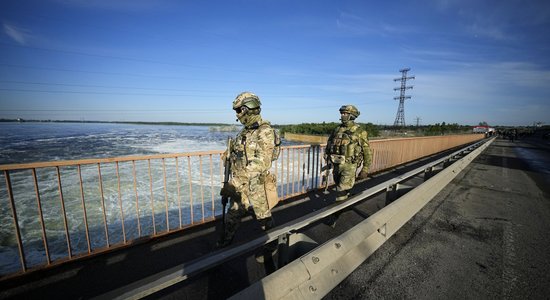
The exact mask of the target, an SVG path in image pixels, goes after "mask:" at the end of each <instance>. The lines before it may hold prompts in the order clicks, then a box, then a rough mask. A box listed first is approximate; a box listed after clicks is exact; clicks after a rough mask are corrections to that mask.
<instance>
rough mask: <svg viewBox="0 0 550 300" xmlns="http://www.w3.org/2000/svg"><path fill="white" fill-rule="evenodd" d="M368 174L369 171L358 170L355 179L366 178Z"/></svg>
mask: <svg viewBox="0 0 550 300" xmlns="http://www.w3.org/2000/svg"><path fill="white" fill-rule="evenodd" d="M368 176H369V171H367V170H361V172H359V176H357V179H367V177H368Z"/></svg>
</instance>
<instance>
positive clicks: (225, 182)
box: [222, 138, 232, 234]
mask: <svg viewBox="0 0 550 300" xmlns="http://www.w3.org/2000/svg"><path fill="white" fill-rule="evenodd" d="M231 141H232V140H231V138H227V151H226V155H225V161H224V173H223V174H224V175H223V187H224V188H227V185H228V184H229V174H230V173H231V159H230V156H231ZM228 201H229V197H228V196H222V234H224V233H225V207H226V206H227V202H228Z"/></svg>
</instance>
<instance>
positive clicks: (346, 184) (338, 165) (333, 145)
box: [325, 105, 371, 201]
mask: <svg viewBox="0 0 550 300" xmlns="http://www.w3.org/2000/svg"><path fill="white" fill-rule="evenodd" d="M340 113H342V124H341V125H340V126H338V127H337V128H336V129H335V130H334V132H333V133H332V134H331V135H330V137H329V139H328V142H327V147H326V149H325V159H326V160H330V162H331V163H332V165H333V173H332V174H333V177H334V182H335V183H336V201H342V200H346V199H347V198H348V196H349V191H350V190H351V188H352V187H353V185H354V184H355V177H356V174H357V173H356V172H357V167H358V166H361V164H362V165H363V166H362V169H361V172H360V174H359V178H367V175H368V170H369V166H370V164H371V151H370V148H369V141H368V134H367V132H366V131H365V130H363V129H362V128H361V127H360V126H359V125H357V124H355V123H354V121H353V120H354V119H355V118H356V117H357V116H359V111H358V110H357V108H355V106H353V105H344V106H342V107H341V108H340ZM346 114H347V115H348V116H349V118H347V117H344V116H345V115H346Z"/></svg>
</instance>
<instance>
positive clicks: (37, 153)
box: [0, 123, 236, 274]
mask: <svg viewBox="0 0 550 300" xmlns="http://www.w3.org/2000/svg"><path fill="white" fill-rule="evenodd" d="M235 134H236V133H235V132H220V131H212V130H210V128H209V127H208V126H165V125H132V124H111V123H0V164H14V163H30V162H41V161H54V160H74V159H85V158H106V157H120V156H128V155H150V154H164V153H181V152H195V151H208V150H223V149H225V147H226V141H227V138H228V137H229V136H231V137H233V136H235ZM216 163H217V165H216V166H215V168H216V169H215V170H217V169H219V160H217V161H216ZM182 165H183V164H182ZM94 167H95V169H94ZM138 167H140V166H138ZM170 167H172V168H174V163H173V162H168V163H167V168H170ZM184 167H185V166H181V167H180V168H184ZM140 169H141V170H147V166H146V165H145V166H141V167H140ZM191 169H192V170H183V169H182V170H181V172H182V173H183V171H185V173H187V171H189V174H191V172H193V173H197V172H198V171H199V164H198V163H194V164H193V165H192V168H191ZM157 170H162V168H161V167H158V166H157ZM25 172H27V174H25ZM101 172H102V175H103V179H102V181H103V186H104V189H105V205H106V207H105V208H102V206H101V205H100V203H101V200H100V199H99V198H98V197H99V196H98V195H99V194H100V193H99V192H98V189H97V186H98V185H97V179H95V181H94V178H95V177H97V166H90V167H84V166H83V168H82V176H83V178H84V179H83V181H84V186H85V190H84V194H85V199H86V210H87V211H88V216H87V218H86V217H83V216H82V213H81V211H82V209H81V200H80V199H81V197H80V188H79V183H78V176H75V174H77V173H76V168H73V169H70V168H69V169H68V170H62V171H61V173H62V174H61V175H62V177H64V178H68V179H64V180H63V183H62V184H63V194H64V198H65V205H66V210H67V211H76V212H80V213H73V214H69V213H68V223H69V224H68V226H69V231H70V232H71V233H72V234H71V236H70V239H71V248H73V249H72V251H74V252H75V253H78V252H85V251H86V250H87V249H86V248H87V246H86V244H87V237H86V236H85V235H84V234H83V232H84V230H83V228H84V224H83V223H84V222H86V221H83V220H86V219H87V221H88V222H89V223H90V224H88V225H89V226H90V237H91V243H92V248H98V247H102V246H105V244H106V241H105V237H104V236H105V234H104V233H102V231H103V229H102V227H104V226H102V225H101V224H105V223H107V224H108V226H107V227H108V230H109V234H110V236H111V238H110V241H109V243H110V244H113V243H120V242H121V239H122V234H121V232H120V231H121V230H123V229H122V227H123V226H122V224H121V221H120V219H121V213H120V211H121V210H122V211H123V213H124V214H126V215H125V220H124V225H125V230H126V233H125V235H126V237H127V238H128V239H131V238H136V237H139V236H143V235H147V234H151V233H152V232H150V230H151V229H150V228H152V227H155V226H157V227H156V228H158V230H166V226H167V225H164V224H166V223H167V221H166V219H167V218H168V219H169V222H170V223H171V225H170V226H171V228H174V227H176V226H177V223H178V221H177V218H178V204H177V201H176V200H170V201H172V202H171V207H170V216H169V217H164V219H162V218H163V215H164V214H162V213H158V212H162V210H163V209H164V206H163V205H164V204H163V203H165V202H164V196H163V195H164V194H165V193H166V192H165V191H164V189H163V182H162V173H159V171H156V173H153V174H152V177H153V178H155V180H154V182H153V183H151V185H152V186H153V185H154V186H153V189H154V195H153V192H151V193H148V190H149V184H150V181H149V177H150V176H151V175H150V174H149V176H148V174H141V175H140V174H138V182H137V184H138V192H139V193H140V195H139V201H137V200H135V198H132V197H131V196H130V195H133V193H132V192H133V191H132V189H133V187H134V183H133V182H132V180H126V181H124V180H123V181H122V182H121V183H117V182H116V176H115V170H114V168H113V167H111V169H109V168H107V167H105V169H102V171H101ZM120 172H121V175H124V174H126V175H127V176H126V178H131V177H132V176H131V174H132V169H131V166H129V165H128V166H126V167H124V166H122V165H121V168H120ZM178 172H179V171H178ZM207 172H208V170H204V173H207ZM29 173H30V171H21V172H19V171H16V172H13V175H12V174H11V173H10V177H11V184H12V185H13V190H14V195H16V197H15V202H16V208H17V215H18V219H19V220H18V224H19V226H20V230H21V235H22V240H23V244H24V248H25V254H26V260H27V263H28V264H29V265H30V266H32V265H36V264H42V263H44V256H45V254H44V252H45V251H44V245H43V242H42V232H41V226H40V220H39V218H38V217H37V216H38V213H37V211H38V209H37V202H36V197H35V187H34V184H33V180H32V177H30V174H29ZM66 173H71V174H68V175H70V176H66V175H67V174H66ZM37 176H38V179H39V190H40V196H41V202H42V206H43V207H42V210H43V211H44V220H45V223H46V231H47V232H46V234H47V236H48V243H49V245H48V248H49V250H50V255H51V257H52V258H53V259H57V258H61V257H65V256H67V253H68V250H67V243H66V240H67V238H66V235H65V230H64V225H63V219H62V218H61V217H60V216H61V215H62V210H61V207H60V205H59V193H58V185H57V179H56V175H55V169H54V168H50V170H42V169H37ZM181 176H182V178H181V180H182V182H181V185H182V187H181V189H180V191H181V192H182V194H185V193H189V189H192V190H193V191H192V192H191V193H190V194H191V197H193V196H194V197H195V199H197V198H198V197H200V196H201V195H200V194H199V193H203V194H206V195H210V194H212V195H214V194H216V195H217V193H218V192H219V188H220V182H221V178H220V175H219V174H218V173H217V172H216V173H215V174H214V175H212V176H211V177H212V178H211V179H208V178H205V180H208V183H209V181H210V180H212V182H214V183H215V184H214V185H213V186H212V187H208V189H201V188H199V186H203V185H204V184H203V182H198V179H197V178H192V177H193V176H195V175H193V176H189V178H188V182H189V183H188V182H184V181H185V179H184V178H183V175H181ZM0 177H1V178H0V180H1V182H0V274H3V273H9V272H12V271H14V270H18V269H19V268H20V267H21V263H20V261H19V255H18V250H17V244H16V239H15V235H14V226H13V218H12V212H11V208H10V205H9V199H8V198H9V197H8V195H7V188H6V178H5V176H4V174H1V175H0ZM171 177H172V178H173V177H175V176H171ZM123 178H124V177H123ZM117 184H120V185H121V186H122V189H123V190H126V192H125V193H124V195H126V196H123V198H122V205H121V206H124V207H123V208H122V209H119V205H118V203H119V197H118V193H117ZM172 186H175V183H174V184H172ZM168 193H169V194H170V195H176V194H177V192H176V191H175V190H173V189H172V190H170V191H168ZM153 200H154V201H153ZM184 200H185V199H184ZM155 201H156V202H155ZM178 201H179V199H178ZM136 202H139V205H143V207H142V208H140V209H141V210H138V211H137V213H136V212H135V207H136ZM153 202H155V203H154V204H153V205H148V204H151V203H153ZM216 202H218V201H216ZM191 203H192V204H191V205H194V203H193V202H192V201H191ZM216 205H217V204H216ZM151 206H153V209H151ZM187 206H189V204H187ZM187 208H189V207H187ZM147 209H149V211H147ZM166 210H168V209H166ZM179 210H180V211H181V210H182V208H181V204H180V207H179ZM103 211H106V213H107V221H106V222H105V221H103V217H102V215H103ZM151 211H153V215H155V213H157V214H158V216H157V219H156V220H152V219H154V218H149V219H147V218H146V217H144V216H149V217H150V216H151ZM197 211H199V209H197ZM197 213H201V212H200V211H199V212H197ZM218 213H219V210H218ZM132 214H134V215H132ZM212 214H213V212H206V214H205V213H204V212H202V215H200V216H197V218H204V217H210V216H211V215H212ZM189 218H193V217H192V216H191V217H189V216H187V217H184V222H189V221H190V220H189ZM139 219H140V220H139ZM94 220H97V222H95V223H94ZM102 222H103V223H102ZM140 222H141V224H140ZM180 222H181V221H180ZM136 223H137V226H136ZM152 223H155V225H154V226H152V225H151V224H152ZM93 224H97V225H93ZM162 226H165V227H164V228H163V227H162ZM147 230H149V231H147ZM140 231H141V232H140ZM73 254H74V253H73Z"/></svg>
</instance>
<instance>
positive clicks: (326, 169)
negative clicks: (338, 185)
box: [321, 158, 332, 194]
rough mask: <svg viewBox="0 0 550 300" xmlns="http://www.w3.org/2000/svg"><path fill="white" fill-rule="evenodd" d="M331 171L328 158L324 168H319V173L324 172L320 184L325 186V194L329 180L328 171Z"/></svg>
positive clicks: (330, 163)
mask: <svg viewBox="0 0 550 300" xmlns="http://www.w3.org/2000/svg"><path fill="white" fill-rule="evenodd" d="M331 169H332V162H331V161H330V158H329V159H328V160H327V164H326V165H325V166H324V167H321V172H323V171H324V172H325V173H324V174H323V179H322V181H321V182H322V183H323V184H324V186H325V191H324V192H323V193H325V194H327V193H328V180H329V177H328V176H329V173H330V170H331Z"/></svg>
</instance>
